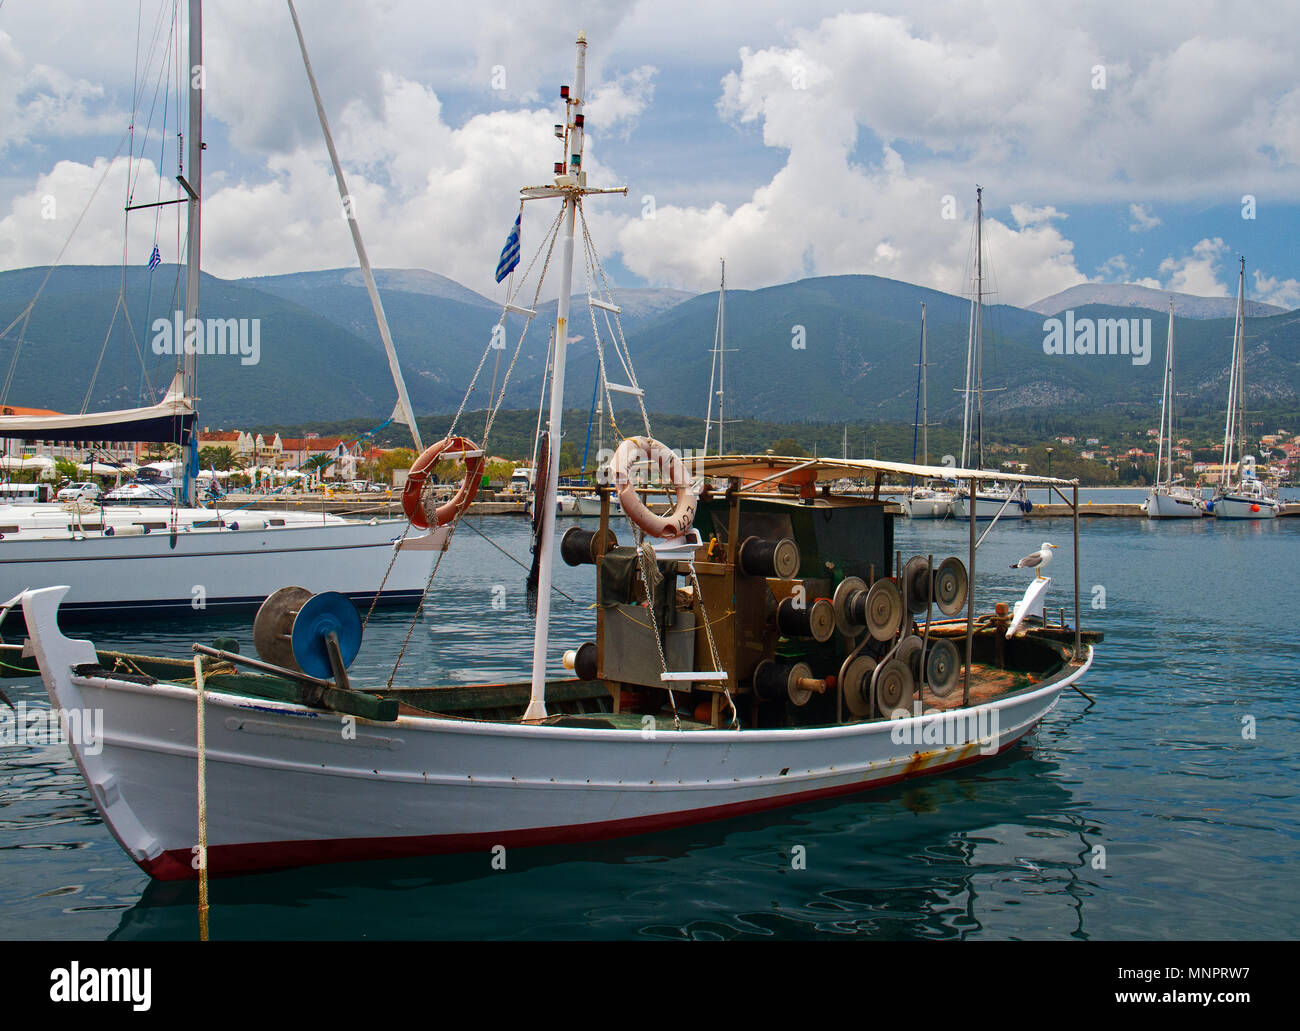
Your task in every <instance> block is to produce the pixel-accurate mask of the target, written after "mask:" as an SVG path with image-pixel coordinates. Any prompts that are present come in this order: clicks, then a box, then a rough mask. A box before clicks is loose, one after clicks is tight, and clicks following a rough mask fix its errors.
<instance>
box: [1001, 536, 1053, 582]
mask: <svg viewBox="0 0 1300 1031" xmlns="http://www.w3.org/2000/svg"><path fill="white" fill-rule="evenodd" d="M1055 547H1056V545H1055V544H1048V543H1047V541H1043V546H1042V548H1041V549H1040V550H1039V551H1035V552H1034V553H1033V554H1032V555H1026V556H1025V557H1024V558H1022V559H1021V560H1020V561H1019V562H1016V563H1014V564H1013V565H1012V566H1011V568H1012V569H1036V570H1038V579H1040V580H1044V579H1046V577H1044V576H1043V570H1044V569H1046V568H1047V563H1049V562H1051V561H1052V550H1053V549H1054V548H1055Z"/></svg>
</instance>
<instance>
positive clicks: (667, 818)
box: [139, 727, 1034, 881]
mask: <svg viewBox="0 0 1300 1031" xmlns="http://www.w3.org/2000/svg"><path fill="white" fill-rule="evenodd" d="M1033 729H1034V728H1033V727H1030V728H1028V729H1027V730H1026V731H1025V734H1028V733H1030V732H1031V731H1032V730H1033ZM1025 734H1022V735H1021V736H1020V737H1017V738H1016V739H1015V740H1014V741H1009V742H1007V743H1006V744H1005V745H1003V746H1002V747H1001V748H999V749H998V750H997V752H995V753H991V754H989V755H982V754H980V755H973V756H969V757H967V758H965V759H959V760H957V761H956V762H952V763H946V764H945V765H943V766H939V767H935V768H933V769H923V770H916V771H910V772H904V773H900V774H898V775H897V776H893V777H883V778H881V779H880V780H873V781H862V782H859V783H856V784H839V785H836V786H835V787H829V788H813V789H811V790H809V791H800V792H796V793H795V794H791V795H776V796H773V797H771V798H758V799H752V800H750V801H747V802H730V803H727V804H724V805H715V806H706V807H704V808H702V809H688V810H685V811H684V812H675V813H658V814H655V815H653V816H637V817H632V818H629V819H626V820H605V821H602V822H600V823H575V824H568V825H565V826H560V827H530V828H527V829H525V830H513V831H485V832H479V833H474V834H425V835H411V836H404V837H399V838H326V839H321V840H308V841H259V842H250V843H247V844H241V845H212V846H209V848H208V873H209V875H210V876H213V877H229V876H234V875H237V874H249V873H261V872H267V871H271V870H284V869H289V868H292V867H298V866H317V865H321V864H325V863H353V862H359V861H370V860H380V859H402V858H410V857H413V856H429V855H443V854H448V853H454V852H478V851H483V852H486V851H488V850H490V849H491V848H492V846H494V845H504V846H506V847H507V848H529V847H533V846H537V845H561V844H573V843H575V842H583V841H600V840H603V839H606V838H620V837H627V836H630V835H633V834H647V833H651V832H653V831H662V830H671V829H672V828H675V827H686V826H689V825H691V824H695V823H707V822H709V821H710V820H722V819H727V818H729V817H733V816H744V815H746V814H748V813H761V812H766V811H768V810H771V809H780V808H783V807H785V806H789V805H798V804H800V803H802V802H812V801H815V800H818V799H824V798H833V797H835V796H837V795H851V794H856V793H859V792H863V791H871V790H874V789H875V788H883V787H887V786H889V785H890V784H897V783H899V782H900V781H904V780H912V779H914V778H916V777H924V776H929V775H931V774H936V773H947V772H949V771H950V770H956V769H959V768H961V767H963V766H969V765H971V764H972V763H976V762H979V761H980V760H982V759H991V758H993V756H994V755H1001V754H1002V753H1003V752H1005V751H1007V749H1009V748H1011V747H1013V746H1014V745H1016V744H1017V743H1018V742H1019V741H1020V740H1021V738H1023V737H1024V736H1025ZM193 862H194V854H193V852H192V851H191V850H190V849H172V850H170V851H167V852H163V853H160V854H159V855H157V856H155V857H154V858H153V859H148V860H142V861H139V865H140V868H141V869H142V870H144V872H145V873H147V874H148V875H149V876H150V877H153V878H155V879H157V880H160V881H183V880H194V879H195V878H197V877H198V871H197V870H196V869H194V867H193V865H192V863H193Z"/></svg>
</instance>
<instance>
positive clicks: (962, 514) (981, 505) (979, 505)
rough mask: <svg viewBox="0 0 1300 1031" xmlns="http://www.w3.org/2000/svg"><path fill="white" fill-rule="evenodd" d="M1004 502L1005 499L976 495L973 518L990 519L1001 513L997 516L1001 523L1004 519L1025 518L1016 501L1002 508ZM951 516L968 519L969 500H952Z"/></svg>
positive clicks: (959, 497)
mask: <svg viewBox="0 0 1300 1031" xmlns="http://www.w3.org/2000/svg"><path fill="white" fill-rule="evenodd" d="M1005 502H1006V498H1005V497H996V496H992V497H990V496H988V495H985V494H979V495H977V496H976V498H975V518H976V519H977V520H979V519H992V518H993V517H994V516H997V515H998V513H999V512H1001V515H1000V516H998V522H1002V520H1004V519H1023V518H1024V517H1025V512H1024V509H1023V508H1021V506H1020V503H1019V502H1018V501H1012V502H1011V504H1009V505H1006V507H1005V508H1003V505H1004V504H1005ZM952 516H953V518H954V519H969V518H970V507H969V499H968V498H967V497H966V496H965V495H959V496H958V497H955V498H953V500H952Z"/></svg>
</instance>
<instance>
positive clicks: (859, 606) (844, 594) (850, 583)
mask: <svg viewBox="0 0 1300 1031" xmlns="http://www.w3.org/2000/svg"><path fill="white" fill-rule="evenodd" d="M866 602H867V585H866V583H865V582H864V581H863V580H862V579H861V578H860V577H856V576H846V577H845V578H844V579H843V580H841V581H840V585H839V586H838V587H836V588H835V596H834V597H833V598H832V599H831V605H832V606H833V607H834V609H835V629H836V630H838V631H839V632H840V633H842V634H844V635H845V636H846V637H853V636H855V635H856V634H857V633H858V631H859V630H861V629H862V628H863V627H864V626H866V625H867V617H866Z"/></svg>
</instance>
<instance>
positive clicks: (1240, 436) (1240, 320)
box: [1236, 258, 1246, 480]
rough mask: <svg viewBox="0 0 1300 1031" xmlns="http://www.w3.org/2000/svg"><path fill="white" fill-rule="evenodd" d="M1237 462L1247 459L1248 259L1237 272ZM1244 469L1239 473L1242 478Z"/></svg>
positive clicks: (1244, 260) (1242, 260) (1243, 259)
mask: <svg viewBox="0 0 1300 1031" xmlns="http://www.w3.org/2000/svg"><path fill="white" fill-rule="evenodd" d="M1237 326H1238V329H1237V347H1236V350H1237V415H1236V420H1237V462H1238V463H1239V464H1240V463H1244V462H1245V461H1246V259H1245V258H1242V259H1241V268H1240V270H1239V271H1238V273H1237ZM1244 472H1245V470H1244V469H1242V470H1241V472H1240V473H1239V474H1238V479H1239V480H1240V479H1242V478H1243V476H1242V474H1243V473H1244Z"/></svg>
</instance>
